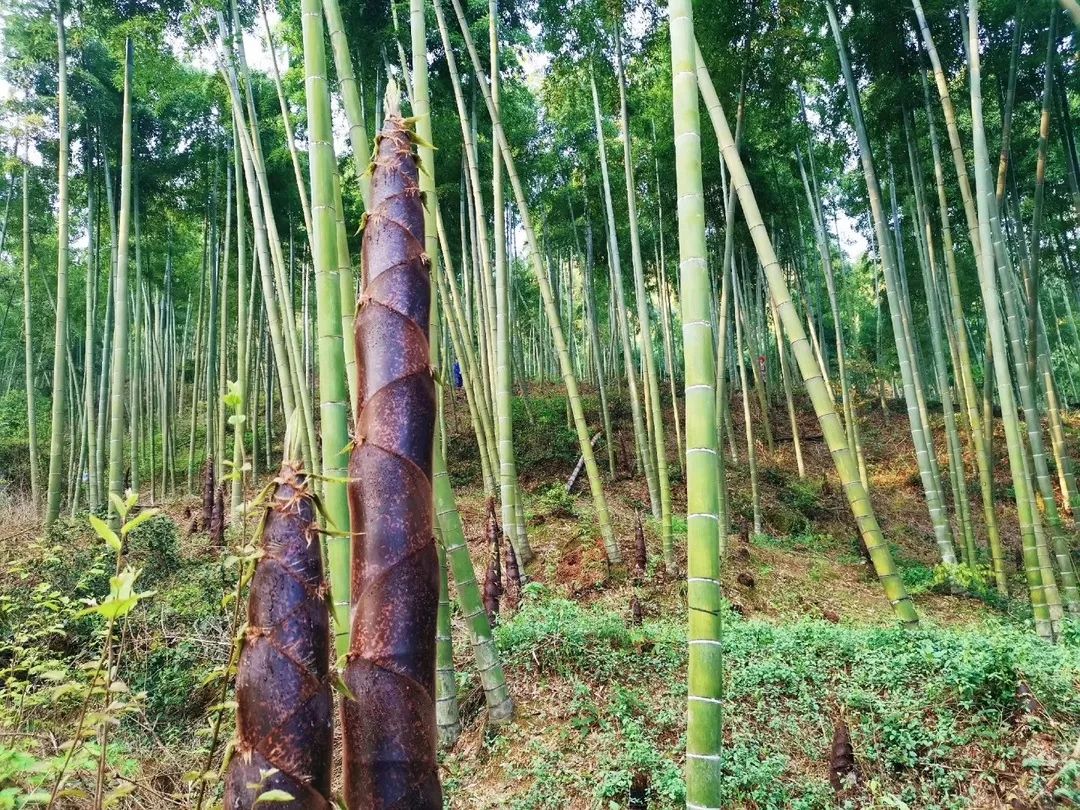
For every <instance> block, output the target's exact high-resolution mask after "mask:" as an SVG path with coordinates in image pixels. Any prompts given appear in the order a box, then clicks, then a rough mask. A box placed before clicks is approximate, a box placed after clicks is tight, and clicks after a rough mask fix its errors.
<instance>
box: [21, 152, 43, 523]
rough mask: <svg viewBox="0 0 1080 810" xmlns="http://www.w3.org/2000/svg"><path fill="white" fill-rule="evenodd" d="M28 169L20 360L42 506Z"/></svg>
mask: <svg viewBox="0 0 1080 810" xmlns="http://www.w3.org/2000/svg"><path fill="white" fill-rule="evenodd" d="M29 182H30V172H29V170H28V168H27V164H26V163H24V164H23V171H22V193H23V225H22V239H23V241H22V270H23V273H22V283H23V361H24V363H25V365H24V369H25V375H26V435H27V438H28V445H29V451H30V497H31V499H32V500H33V502H34V509H40V508H41V471H40V470H39V469H38V439H37V392H36V391H35V390H34V342H33V337H32V336H31V334H30V185H29Z"/></svg>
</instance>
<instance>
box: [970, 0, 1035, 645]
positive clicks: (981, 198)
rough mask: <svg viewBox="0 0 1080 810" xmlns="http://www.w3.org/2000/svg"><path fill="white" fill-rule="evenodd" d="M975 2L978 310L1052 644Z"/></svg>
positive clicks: (1028, 555) (1030, 577)
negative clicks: (999, 242)
mask: <svg viewBox="0 0 1080 810" xmlns="http://www.w3.org/2000/svg"><path fill="white" fill-rule="evenodd" d="M978 14H979V11H978V0H969V2H968V38H969V39H968V66H969V70H970V92H971V117H972V141H973V143H974V154H975V187H976V192H977V194H976V196H977V200H978V217H977V223H978V231H977V237H978V241H977V243H976V244H977V246H978V248H979V250H978V252H977V254H976V263H977V265H978V269H979V278H980V281H981V284H980V286H981V290H982V296H983V306H984V307H985V310H986V319H987V332H988V337H989V339H990V340H991V342H992V346H993V362H994V373H995V376H996V377H997V379H998V380H999V381H1004V384H1000V385H999V386H998V395H999V397H1000V399H1001V414H1002V422H1003V423H1004V427H1005V442H1006V445H1007V447H1008V452H1009V468H1010V470H1011V472H1012V477H1013V486H1014V488H1015V490H1016V509H1017V513H1018V515H1019V518H1020V536H1021V540H1022V543H1023V558H1024V573H1025V575H1026V578H1027V583H1028V590H1029V592H1030V595H1031V607H1032V612H1033V613H1034V617H1035V630H1036V632H1037V633H1038V634H1039V635H1040V636H1041V637H1043V638H1046V639H1050V640H1053V639H1054V637H1055V636H1056V628H1055V627H1054V626H1053V623H1052V620H1051V616H1050V612H1049V605H1048V600H1047V593H1046V590H1047V588H1046V586H1047V583H1046V582H1045V580H1044V577H1043V573H1044V572H1043V570H1042V567H1041V565H1040V560H1039V550H1038V545H1037V543H1038V540H1037V537H1036V532H1035V526H1034V521H1035V520H1036V519H1037V515H1035V514H1033V512H1032V503H1033V499H1032V492H1031V484H1030V478H1029V477H1028V471H1027V469H1026V468H1027V464H1026V462H1025V455H1026V452H1027V451H1026V449H1025V447H1024V445H1023V436H1022V434H1021V432H1020V427H1019V424H1018V420H1017V411H1016V402H1015V399H1014V397H1013V388H1012V374H1011V372H1010V370H1009V361H1008V349H1007V347H1006V343H1005V330H1004V326H1003V324H1002V318H1001V308H1000V304H999V302H998V292H997V291H998V284H997V279H996V278H995V275H996V274H995V272H994V265H995V257H994V248H993V244H992V241H991V229H990V217H991V204H992V202H991V201H992V200H993V186H992V181H991V179H990V158H989V152H988V149H987V145H986V133H985V130H984V128H983V116H982V74H981V70H980V60H979V41H978V31H979V17H978Z"/></svg>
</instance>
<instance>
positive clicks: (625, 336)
mask: <svg viewBox="0 0 1080 810" xmlns="http://www.w3.org/2000/svg"><path fill="white" fill-rule="evenodd" d="M589 88H590V89H591V91H592V102H593V121H594V124H595V126H596V148H597V152H598V154H599V157H600V177H601V179H602V186H603V190H604V211H605V213H606V216H607V219H606V222H607V242H608V270H609V272H610V274H611V280H612V281H613V282H614V283H613V285H612V287H613V289H614V295H615V312H614V313H613V315H614V319H615V320H616V321H618V325H619V329H618V331H619V337H620V341H619V346H620V348H621V349H622V357H623V373H624V374H625V375H626V386H627V390H628V393H629V397H630V414H631V416H632V418H633V424H634V445H635V448H636V449H637V455H638V459H639V461H640V463H641V471H642V473H643V474H644V476H645V484H646V486H647V487H648V490H649V502H650V504H651V506H652V515H653V517H654V518H657V519H659V518H660V486H659V484H658V483H657V477H656V464H655V461H654V457H653V454H652V451H651V450H650V448H649V431H648V428H647V426H646V423H645V415H644V410H643V408H642V405H641V394H639V393H638V382H637V381H638V376H637V370H636V369H635V368H634V349H633V345H632V344H631V342H630V326H629V322H628V320H629V316H628V314H627V312H628V307H627V304H626V293H625V291H624V290H623V271H622V258H621V255H620V252H619V237H618V227H617V226H616V222H615V203H614V201H613V200H612V194H611V180H610V178H609V176H608V160H607V147H606V146H605V144H604V122H603V118H602V117H601V114H600V96H599V93H598V92H597V90H596V79H595V77H594V76H593V74H592V71H591V70H590V71H589ZM667 553H668V552H667V550H665V556H667Z"/></svg>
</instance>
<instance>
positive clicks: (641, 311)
mask: <svg viewBox="0 0 1080 810" xmlns="http://www.w3.org/2000/svg"><path fill="white" fill-rule="evenodd" d="M615 65H616V67H617V71H616V73H617V75H618V79H619V114H620V118H621V120H622V131H623V175H624V177H625V180H626V210H627V219H628V221H629V224H630V258H631V261H632V263H633V268H634V297H635V298H636V299H637V316H638V330H639V331H640V346H639V351H640V353H641V362H642V366H643V368H642V370H643V371H644V373H645V389H646V390H645V401H646V403H647V404H648V405H649V407H650V409H651V412H652V414H653V419H652V441H653V448H652V450H653V452H655V453H656V484H657V487H658V489H659V494H660V539H661V549H662V551H663V554H664V567H665V568H666V569H667V572H668V573H669V574H674V573H675V570H676V565H675V544H674V541H673V538H672V534H671V479H670V477H669V475H668V463H667V442H666V441H665V438H664V419H663V413H662V408H661V404H660V381H659V379H658V377H657V370H656V357H655V355H654V354H653V343H652V331H651V329H650V327H649V298H648V295H647V293H646V292H645V267H644V264H643V262H642V258H641V239H640V236H639V234H638V211H637V193H636V191H635V188H636V185H635V183H634V160H633V148H632V147H633V138H632V137H631V134H630V112H629V108H628V105H627V102H626V76H625V72H624V70H623V54H622V33H621V30H620V28H619V26H618V25H616V27H615ZM673 407H675V408H676V410H677V406H674V405H673Z"/></svg>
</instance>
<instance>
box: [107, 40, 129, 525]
mask: <svg viewBox="0 0 1080 810" xmlns="http://www.w3.org/2000/svg"><path fill="white" fill-rule="evenodd" d="M125 53H126V56H125V60H124V115H123V124H122V129H121V145H120V218H119V222H120V224H119V226H118V229H117V240H116V279H115V282H114V284H113V337H112V367H111V377H110V383H109V391H110V396H111V400H112V404H111V406H110V413H111V420H112V426H111V429H110V431H109V494H110V496H112V495H115V496H116V497H118V498H119V497H121V496H122V495H123V493H124V395H125V392H126V388H127V359H128V358H127V349H128V233H129V230H130V228H131V81H132V73H133V71H134V60H135V56H134V50H133V48H132V44H131V40H130V39H129V40H127V43H126V46H125ZM110 500H112V499H111V498H110ZM109 514H110V516H111V522H112V524H113V529H114V531H115V530H116V529H117V528H118V527H119V522H120V515H119V513H118V512H117V511H116V509H115V507H113V506H110V508H109Z"/></svg>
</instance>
